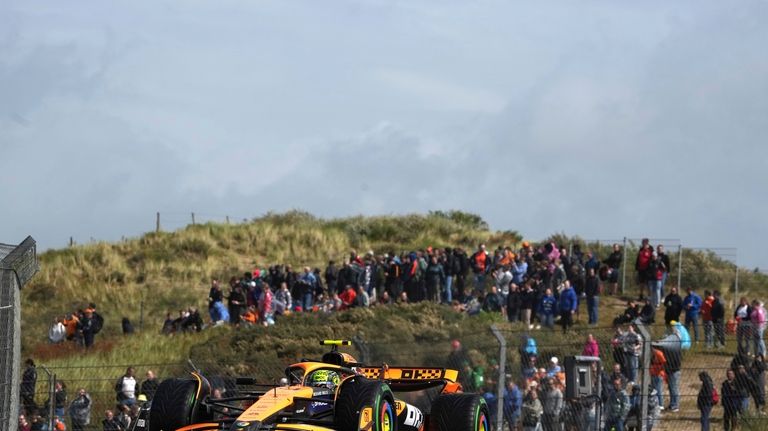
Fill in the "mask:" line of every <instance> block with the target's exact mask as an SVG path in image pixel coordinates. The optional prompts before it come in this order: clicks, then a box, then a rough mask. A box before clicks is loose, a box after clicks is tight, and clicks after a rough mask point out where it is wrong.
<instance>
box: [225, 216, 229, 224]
mask: <svg viewBox="0 0 768 431" xmlns="http://www.w3.org/2000/svg"><path fill="white" fill-rule="evenodd" d="M225 218H226V219H227V224H229V216H225Z"/></svg>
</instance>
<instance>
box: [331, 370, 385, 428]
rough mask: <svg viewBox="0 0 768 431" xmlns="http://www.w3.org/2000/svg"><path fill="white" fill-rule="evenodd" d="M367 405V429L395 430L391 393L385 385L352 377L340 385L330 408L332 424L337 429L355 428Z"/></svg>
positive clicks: (358, 425) (380, 382) (377, 381)
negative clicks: (334, 401)
mask: <svg viewBox="0 0 768 431" xmlns="http://www.w3.org/2000/svg"><path fill="white" fill-rule="evenodd" d="M367 408H370V413H371V416H372V417H371V427H370V428H367V429H368V430H370V431H397V413H396V407H395V396H394V394H393V393H392V389H390V388H389V385H387V384H386V383H384V382H382V381H379V380H369V379H367V378H365V377H362V376H355V377H352V378H350V379H348V380H346V381H344V382H343V383H342V384H341V387H340V388H339V392H338V395H337V396H336V405H335V407H334V409H335V411H334V417H335V419H334V423H335V425H336V427H337V428H338V429H339V431H359V430H362V429H363V428H362V427H361V416H362V415H363V414H364V411H365V409H367Z"/></svg>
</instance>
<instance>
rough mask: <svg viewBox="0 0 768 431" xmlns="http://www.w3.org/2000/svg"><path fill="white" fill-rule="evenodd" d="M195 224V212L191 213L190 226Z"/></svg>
mask: <svg viewBox="0 0 768 431" xmlns="http://www.w3.org/2000/svg"><path fill="white" fill-rule="evenodd" d="M194 225H195V213H192V226H194Z"/></svg>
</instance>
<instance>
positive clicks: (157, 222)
mask: <svg viewBox="0 0 768 431" xmlns="http://www.w3.org/2000/svg"><path fill="white" fill-rule="evenodd" d="M155 232H157V233H160V212H159V211H158V213H157V220H156V221H155Z"/></svg>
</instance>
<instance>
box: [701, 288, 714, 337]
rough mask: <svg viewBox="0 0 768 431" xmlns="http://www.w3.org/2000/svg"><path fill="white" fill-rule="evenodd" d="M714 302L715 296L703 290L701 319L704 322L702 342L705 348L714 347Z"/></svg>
mask: <svg viewBox="0 0 768 431" xmlns="http://www.w3.org/2000/svg"><path fill="white" fill-rule="evenodd" d="M714 304H715V297H714V296H712V292H710V291H709V290H705V291H704V302H703V303H702V304H701V320H702V322H703V323H704V342H705V343H706V345H707V349H711V348H712V347H714V337H713V336H712V334H713V332H714V331H713V328H714V326H713V323H712V306H713V305H714Z"/></svg>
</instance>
